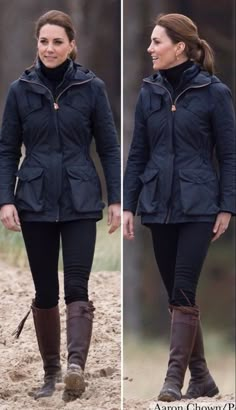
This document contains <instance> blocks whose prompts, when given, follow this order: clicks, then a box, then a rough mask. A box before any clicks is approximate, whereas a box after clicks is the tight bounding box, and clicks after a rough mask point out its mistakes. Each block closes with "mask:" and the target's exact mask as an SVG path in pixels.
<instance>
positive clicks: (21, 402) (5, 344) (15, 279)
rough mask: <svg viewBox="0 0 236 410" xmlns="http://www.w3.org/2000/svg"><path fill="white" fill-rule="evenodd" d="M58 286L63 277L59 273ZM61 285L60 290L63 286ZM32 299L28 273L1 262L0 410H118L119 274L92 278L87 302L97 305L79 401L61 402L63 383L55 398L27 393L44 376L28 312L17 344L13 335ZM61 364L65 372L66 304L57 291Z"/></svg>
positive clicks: (94, 274)
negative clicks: (60, 332) (34, 396)
mask: <svg viewBox="0 0 236 410" xmlns="http://www.w3.org/2000/svg"><path fill="white" fill-rule="evenodd" d="M60 284H61V285H62V284H63V277H62V275H60ZM61 287H62V286H61ZM33 295H34V292H33V286H32V280H31V276H30V273H29V272H28V271H26V270H21V269H19V268H18V269H17V268H14V267H9V266H7V265H6V264H4V263H2V262H0V380H1V383H0V409H1V410H22V409H24V410H34V409H41V410H42V409H43V410H52V409H53V410H59V409H67V410H77V409H83V410H108V409H109V410H120V407H121V404H120V403H121V399H120V397H121V396H120V395H121V383H120V345H121V343H120V342H121V335H120V330H121V329H120V317H121V309H120V274H119V272H97V273H92V274H91V280H90V299H91V300H93V302H94V305H95V307H96V311H95V320H94V330H93V336H92V343H91V348H90V351H89V356H88V361H87V366H86V372H85V374H86V379H87V389H86V391H85V393H83V395H82V396H81V398H80V399H77V400H76V401H73V402H70V403H65V402H64V401H63V400H62V393H63V383H61V384H58V385H57V390H56V392H55V394H54V395H53V397H50V398H42V399H40V400H37V401H36V400H34V399H33V397H32V396H31V395H30V394H31V393H32V391H33V390H34V389H36V388H37V387H39V386H40V384H41V380H42V377H43V371H42V362H41V358H40V356H39V352H38V348H37V343H36V339H35V332H34V328H33V320H32V314H30V316H29V317H28V319H27V321H26V324H25V327H24V329H23V332H22V333H21V335H20V338H19V339H18V340H15V339H14V338H13V336H12V335H11V334H12V332H13V331H14V330H15V329H16V327H17V326H18V324H19V322H20V321H21V319H22V318H23V317H24V315H25V314H26V312H27V310H28V308H29V306H30V303H31V299H32V296H33ZM60 313H61V324H62V347H61V352H62V365H63V370H64V371H65V369H66V344H65V343H66V336H65V305H64V300H63V293H62V291H61V300H60Z"/></svg>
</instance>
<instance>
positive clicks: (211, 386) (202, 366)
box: [184, 320, 219, 399]
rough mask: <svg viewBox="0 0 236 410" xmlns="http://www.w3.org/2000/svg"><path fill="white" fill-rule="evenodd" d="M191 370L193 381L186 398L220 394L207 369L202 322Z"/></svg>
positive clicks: (197, 335)
mask: <svg viewBox="0 0 236 410" xmlns="http://www.w3.org/2000/svg"><path fill="white" fill-rule="evenodd" d="M189 370H190V373H191V379H190V382H189V386H188V390H187V392H186V394H185V395H184V398H186V399H197V398H198V397H204V396H207V397H213V396H215V395H216V394H218V393H219V389H218V387H217V386H216V384H215V382H214V380H213V378H212V376H211V375H210V372H209V370H208V368H207V363H206V359H205V355H204V345H203V336H202V328H201V322H200V320H199V322H198V327H197V334H196V338H195V343H194V346H193V351H192V354H191V357H190V360H189Z"/></svg>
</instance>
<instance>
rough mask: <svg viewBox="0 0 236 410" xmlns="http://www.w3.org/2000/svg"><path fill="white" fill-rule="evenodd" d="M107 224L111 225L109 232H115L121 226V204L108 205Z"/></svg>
mask: <svg viewBox="0 0 236 410" xmlns="http://www.w3.org/2000/svg"><path fill="white" fill-rule="evenodd" d="M107 225H111V227H110V229H109V231H108V233H113V232H115V231H116V230H117V229H118V228H119V226H120V204H112V205H110V206H109V207H108V219H107Z"/></svg>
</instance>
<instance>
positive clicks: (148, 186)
mask: <svg viewBox="0 0 236 410" xmlns="http://www.w3.org/2000/svg"><path fill="white" fill-rule="evenodd" d="M139 178H140V180H141V181H142V183H143V187H142V190H141V193H140V196H139V207H138V213H154V212H156V211H157V209H158V179H159V169H152V168H148V169H146V170H145V172H144V173H143V174H142V175H140V177H139Z"/></svg>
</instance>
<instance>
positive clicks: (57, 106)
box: [54, 102, 59, 110]
mask: <svg viewBox="0 0 236 410" xmlns="http://www.w3.org/2000/svg"><path fill="white" fill-rule="evenodd" d="M54 110H59V105H58V104H57V103H56V102H54Z"/></svg>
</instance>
